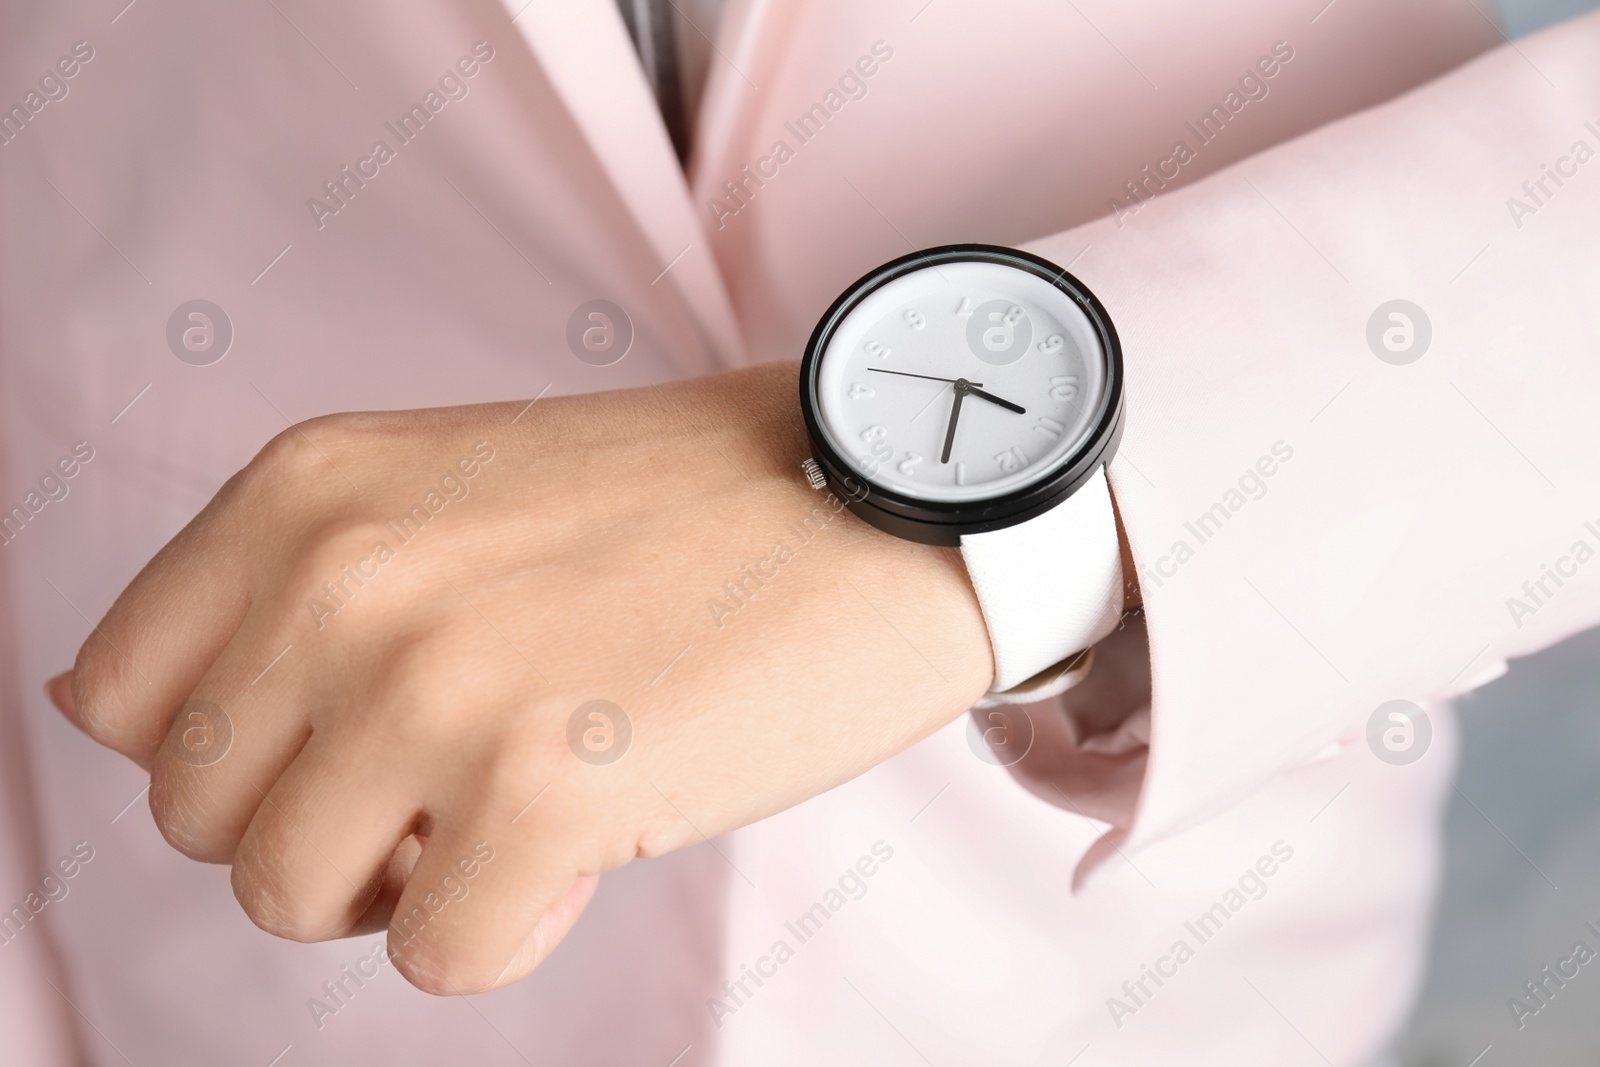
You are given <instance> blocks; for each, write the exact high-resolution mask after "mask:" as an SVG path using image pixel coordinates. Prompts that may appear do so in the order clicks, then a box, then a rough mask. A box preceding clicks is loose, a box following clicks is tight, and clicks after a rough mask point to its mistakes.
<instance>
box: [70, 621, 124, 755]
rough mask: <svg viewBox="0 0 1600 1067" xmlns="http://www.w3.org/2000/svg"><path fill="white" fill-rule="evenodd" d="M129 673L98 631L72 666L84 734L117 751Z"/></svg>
mask: <svg viewBox="0 0 1600 1067" xmlns="http://www.w3.org/2000/svg"><path fill="white" fill-rule="evenodd" d="M126 675H127V671H126V670H125V668H124V667H123V665H122V664H121V663H120V662H119V657H118V656H117V654H116V651H115V649H113V648H112V647H111V644H110V642H108V641H107V640H106V638H105V637H104V635H102V634H101V633H100V630H99V628H98V627H96V628H95V631H94V632H93V633H91V634H90V635H89V637H88V639H87V640H86V641H84V643H83V647H81V648H80V649H79V650H78V657H77V659H76V661H75V662H74V663H73V665H72V703H73V705H74V707H76V709H77V712H78V720H79V721H80V722H81V723H82V724H83V729H84V732H85V733H87V734H88V735H89V736H90V737H91V738H93V739H94V740H96V741H98V742H99V743H100V744H102V745H106V746H109V747H112V748H115V747H117V746H116V742H117V741H118V740H119V739H120V737H121V733H122V731H121V726H122V721H121V716H119V715H118V714H117V709H118V708H119V707H120V706H121V705H122V703H123V700H122V697H121V694H124V693H126V692H127V687H128V683H127V680H126Z"/></svg>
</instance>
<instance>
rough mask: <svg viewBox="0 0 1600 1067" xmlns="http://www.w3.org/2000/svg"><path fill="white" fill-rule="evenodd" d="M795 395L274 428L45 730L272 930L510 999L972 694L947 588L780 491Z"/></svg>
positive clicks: (147, 584) (683, 394)
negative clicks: (630, 903)
mask: <svg viewBox="0 0 1600 1067" xmlns="http://www.w3.org/2000/svg"><path fill="white" fill-rule="evenodd" d="M796 377H797V370H796V366H795V365H794V364H792V363H791V364H782V365H769V366H766V367H761V368H757V369H754V370H750V371H743V372H739V373H735V374H729V375H723V376H719V377H715V378H707V379H701V380H698V381H692V382H687V383H682V384H678V385H671V386H663V387H658V388H651V389H641V390H632V391H626V392H617V393H606V394H598V395H591V396H582V397H571V398H563V399H552V400H543V401H540V402H538V403H537V404H535V405H532V406H531V407H527V408H525V407H524V405H523V404H522V403H520V402H519V403H511V404H489V405H483V406H477V407H465V408H447V409H437V410H424V411H410V412H389V413H368V414H353V415H335V416H329V417H326V418H320V419H314V420H312V421H310V422H307V423H304V424H302V425H299V426H296V427H293V428H292V429H290V430H288V431H286V432H285V433H283V434H281V435H280V436H279V437H278V438H276V439H275V440H274V441H272V442H271V443H270V444H269V445H268V446H267V447H266V448H265V449H264V450H263V451H262V452H261V454H260V455H258V456H257V457H256V458H255V460H253V461H252V462H251V463H250V465H249V466H248V467H246V468H245V469H244V470H243V471H241V472H240V473H239V474H237V475H236V476H234V477H233V478H232V479H230V480H229V481H228V483H227V484H226V485H224V486H223V488H222V489H221V491H220V492H218V494H217V495H216V497H215V498H214V499H213V500H212V501H211V503H210V504H209V505H207V506H206V508H205V509H204V510H203V511H202V512H201V513H200V514H199V516H197V517H196V518H195V519H194V521H192V522H191V523H190V524H189V525H188V526H187V527H185V528H184V529H183V530H182V531H181V532H180V533H179V534H178V535H177V536H176V537H175V538H174V539H173V540H172V542H171V543H169V544H168V545H167V546H166V547H165V548H163V549H162V550H161V552H160V553H159V554H157V556H156V557H155V559H153V560H152V561H151V562H150V563H149V565H147V566H146V567H145V569H144V570H143V571H142V572H141V573H140V574H139V576H138V577H137V578H136V579H135V580H134V582H133V584H132V585H130V586H129V587H128V588H127V590H125V591H124V592H123V594H122V595H121V596H120V597H119V598H118V599H117V601H116V603H115V604H114V605H113V606H112V608H111V610H110V612H109V613H108V614H107V615H106V617H105V619H104V620H103V621H102V622H101V624H100V625H99V626H98V627H97V628H96V629H95V631H94V633H93V634H92V635H91V636H90V637H89V639H88V640H87V642H86V643H85V644H84V646H83V649H82V650H81V651H80V652H79V654H78V658H77V663H76V666H75V667H74V669H73V672H72V675H71V679H70V695H69V694H68V692H67V689H68V683H67V681H66V679H65V678H63V679H57V680H56V682H55V683H53V685H52V694H53V696H54V697H55V698H56V700H57V703H58V704H59V705H61V707H62V710H63V711H64V712H65V713H67V714H68V715H69V716H70V717H72V718H73V719H74V721H76V722H78V723H79V724H80V725H81V726H82V727H83V729H85V730H86V731H87V732H88V733H89V734H90V736H92V737H94V738H95V739H96V740H98V741H100V742H102V743H104V744H107V745H110V746H111V747H113V748H115V749H116V750H117V751H119V752H122V753H124V754H125V755H127V756H129V757H130V758H132V759H134V760H136V761H138V763H139V764H140V765H141V766H144V767H146V768H149V770H150V772H151V788H150V807H151V811H152V812H153V814H154V816H155V821H156V824H157V825H158V826H159V827H160V829H161V832H162V833H163V834H164V835H165V836H166V838H167V840H168V841H170V842H171V843H172V844H173V845H174V846H175V847H176V848H178V849H179V850H180V851H182V852H183V853H185V854H186V855H189V856H192V857H194V858H196V859H201V860H206V861H209V862H215V863H231V864H232V865H233V887H234V892H235V894H236V895H237V897H238V899H239V902H240V903H241V904H242V905H243V907H244V909H245V911H246V912H247V913H248V914H249V915H250V917H251V918H252V919H253V920H254V921H255V922H256V923H257V924H258V925H260V926H261V927H262V928H263V929H265V930H268V931H270V932H272V933H275V934H278V935H281V936H284V937H290V938H295V939H298V940H306V941H313V940H322V939H327V938H336V937H343V936H347V935H349V934H351V933H353V932H357V931H359V930H361V929H362V928H364V927H372V928H376V926H379V925H388V927H389V945H390V950H391V953H392V954H393V955H394V958H395V963H396V965H397V967H398V969H399V970H400V971H401V972H402V973H404V974H405V975H406V976H407V977H408V978H409V979H410V980H411V981H412V982H413V983H415V984H416V985H418V986H420V987H421V988H423V989H426V990H428V991H430V992H434V993H441V994H449V993H463V992H475V991H480V990H484V989H489V988H493V987H495V986H498V985H503V984H505V983H508V982H510V981H514V980H515V979H517V978H520V977H521V976H523V975H524V974H526V973H527V972H528V971H530V970H532V969H533V967H534V966H535V965H536V964H537V963H538V962H539V961H540V960H541V959H543V958H544V957H545V956H546V955H547V954H548V953H549V952H550V950H551V949H552V948H553V947H554V945H555V943H556V942H557V941H559V940H560V938H561V937H562V936H563V935H564V934H565V932H566V930H567V929H568V928H569V927H570V925H571V923H572V922H573V921H574V920H575V919H576V916H577V914H578V913H579V912H580V911H581V909H582V907H583V905H584V903H585V902H586V900H587V899H588V894H589V892H591V891H592V888H593V879H594V877H595V876H597V875H599V874H600V873H601V872H602V871H606V870H609V869H612V868H614V867H617V866H619V865H621V864H623V863H626V862H627V861H628V860H630V859H632V858H633V857H635V856H656V855H660V854H662V853H664V852H668V851H670V850H672V849H675V848H679V847H681V846H683V845H687V844H692V843H695V842H698V841H700V840H702V839H703V835H715V834H719V833H722V832H724V831H727V830H730V829H733V828H735V827H738V826H740V825H743V824H745V823H749V822H751V821H754V820H756V819H760V818H762V817H764V816H766V815H770V814H772V813H774V812H777V811H780V810H782V809H784V808H786V807H789V806H791V805H793V804H796V803H798V802H800V801H802V800H804V799H806V798H808V797H810V796H813V795H815V794H817V793H819V792H822V791H824V790H826V789H829V788H831V787H832V786H834V785H837V784H839V783H841V782H844V781H846V780H848V779H849V778H851V777H853V776H855V775H857V774H860V773H861V772H863V771H865V770H867V769H868V768H870V767H872V766H873V765H875V764H877V763H879V762H880V761H882V760H884V759H886V758H887V757H889V756H891V755H893V754H895V753H896V752H899V751H900V750H902V749H904V748H906V747H907V746H909V745H910V744H912V743H913V742H915V741H916V740H918V739H919V738H921V737H923V736H925V735H927V734H929V733H931V732H932V731H933V730H935V729H937V728H938V727H940V726H941V725H943V724H945V723H947V722H949V721H951V720H952V719H954V718H955V717H956V716H958V715H960V714H961V713H962V712H963V711H964V710H965V709H967V708H968V707H969V706H970V705H971V704H972V702H973V701H974V700H975V699H976V698H977V697H978V696H979V695H980V694H982V692H983V691H984V689H985V688H986V687H987V685H988V684H989V681H990V679H991V677H992V670H993V665H992V662H991V659H990V652H989V643H988V639H987V634H986V631H985V629H984V625H983V619H982V615H981V613H980V611H979V608H978V604H977V601H976V598H975V597H974V595H973V593H972V589H971V587H970V585H969V584H968V582H967V578H966V573H965V571H964V569H963V568H962V565H961V561H960V558H959V556H958V554H957V553H956V552H955V551H954V550H952V549H941V548H931V547H927V546H922V545H915V544H911V543H909V542H906V541H901V540H898V539H895V538H892V537H889V536H888V535H885V534H883V533H881V532H879V531H877V530H875V529H872V528H870V527H868V526H867V525H865V524H864V523H861V522H860V521H858V520H856V519H855V518H854V517H853V516H852V515H850V513H849V512H846V511H841V510H840V509H839V508H838V506H837V503H836V501H834V499H833V498H832V497H831V495H829V494H826V493H819V492H816V491H814V490H812V489H811V488H809V486H807V485H806V483H805V481H804V480H803V478H802V477H801V474H800V470H799V462H800V460H801V459H802V458H804V456H805V455H806V454H807V453H808V449H807V447H806V444H805V441H804V435H803V432H802V431H801V429H800V419H799V416H798V412H797V410H796V407H797V405H796V400H795V398H796V395H797V388H796ZM591 701H607V702H610V703H609V705H591V706H589V707H585V705H589V702H591ZM596 713H599V715H600V717H599V718H595V717H594V715H595V714H596ZM630 731H631V740H630V739H629V738H628V736H627V735H628V734H629V732H630ZM619 752H620V757H619V758H615V759H614V761H613V762H606V760H607V759H610V758H611V757H613V756H614V755H616V754H617V753H619Z"/></svg>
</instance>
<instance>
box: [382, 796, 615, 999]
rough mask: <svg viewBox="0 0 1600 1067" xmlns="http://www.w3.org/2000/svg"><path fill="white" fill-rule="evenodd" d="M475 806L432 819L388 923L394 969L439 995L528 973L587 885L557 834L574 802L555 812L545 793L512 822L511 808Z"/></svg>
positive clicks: (576, 815) (588, 890) (572, 817)
mask: <svg viewBox="0 0 1600 1067" xmlns="http://www.w3.org/2000/svg"><path fill="white" fill-rule="evenodd" d="M547 804H548V805H549V806H548V807H545V805H547ZM479 810H480V811H481V812H482V814H480V815H479V816H476V817H474V818H472V819H469V820H462V821H461V822H459V823H453V824H446V825H435V826H434V828H433V829H434V833H433V836H432V837H431V838H430V839H429V841H428V844H427V847H426V848H424V849H423V851H422V857H421V858H420V859H419V860H418V861H417V866H416V870H415V871H413V872H412V876H411V881H410V882H409V883H408V884H407V885H406V891H405V893H404V894H403V895H402V896H401V898H400V902H399V904H398V905H397V906H396V907H395V912H394V916H393V918H392V919H391V920H390V923H389V955H390V957H391V958H392V959H393V960H394V963H395V967H396V969H397V970H399V971H400V972H401V973H402V974H403V975H404V976H405V977H406V979H407V980H408V981H410V982H411V983H412V984H413V985H415V986H417V987H418V988H419V989H422V990H424V991H426V992H429V993H434V994H436V995H439V996H453V995H459V994H463V993H477V992H482V991H484V990H488V989H493V988H496V987H497V986H499V985H503V984H504V983H505V982H507V981H512V980H515V979H516V978H519V977H521V976H522V975H524V974H526V973H528V972H529V971H531V970H532V969H533V968H534V967H535V966H536V965H537V964H538V963H539V962H540V961H541V960H543V959H544V958H545V957H546V956H547V955H549V953H550V951H551V950H552V949H553V948H554V947H555V945H556V943H557V942H558V941H559V940H560V939H561V937H563V936H565V935H566V932H567V930H568V929H569V928H570V927H571V924H572V922H573V921H575V920H576V918H577V915H578V913H579V912H580V911H581V910H582V908H583V905H584V904H585V903H587V900H588V896H589V895H590V894H592V892H593V885H592V884H589V883H590V882H592V879H584V880H583V884H578V883H579V881H580V879H579V874H580V872H579V869H578V864H577V863H576V862H574V860H573V859H572V857H571V856H570V855H569V854H568V852H569V849H570V847H571V846H570V845H568V844H567V842H566V836H567V835H566V833H565V831H567V830H568V829H569V828H571V827H573V826H575V825H579V824H580V823H579V820H581V819H582V818H583V817H584V812H583V811H582V810H581V809H580V808H578V807H573V808H572V810H567V811H564V810H562V806H561V805H559V804H556V803H553V802H552V799H551V797H548V796H547V797H544V798H543V799H541V800H539V801H538V804H537V805H536V806H535V808H534V810H533V811H531V812H529V813H528V814H525V815H523V816H521V818H520V819H519V820H518V821H517V822H515V823H513V822H511V819H512V818H513V816H514V815H515V814H516V813H515V812H509V811H505V810H499V809H496V808H494V807H491V806H484V807H482V808H480V809H479ZM536 813H537V814H536ZM547 915H548V916H549V917H548V918H547Z"/></svg>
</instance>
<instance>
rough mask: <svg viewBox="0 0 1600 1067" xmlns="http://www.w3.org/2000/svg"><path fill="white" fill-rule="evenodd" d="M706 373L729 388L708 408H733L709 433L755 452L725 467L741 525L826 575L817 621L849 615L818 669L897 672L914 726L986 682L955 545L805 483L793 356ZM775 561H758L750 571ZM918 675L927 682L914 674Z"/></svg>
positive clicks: (961, 705)
mask: <svg viewBox="0 0 1600 1067" xmlns="http://www.w3.org/2000/svg"><path fill="white" fill-rule="evenodd" d="M715 381H716V382H717V385H716V386H715V387H714V388H727V389H731V390H733V391H734V394H735V395H734V396H733V397H730V398H728V399H729V401H730V402H729V403H727V404H726V406H725V407H723V406H722V405H721V404H720V402H719V408H720V409H721V410H736V411H737V412H738V413H739V414H738V416H737V417H736V418H734V419H731V420H723V421H721V423H720V425H718V426H717V427H716V429H714V430H708V433H709V434H710V437H711V440H712V442H713V443H714V444H715V445H716V446H717V448H718V450H719V451H720V452H722V453H723V454H724V456H725V458H727V459H728V460H729V461H730V463H735V462H736V460H734V457H735V456H739V455H743V456H750V457H753V458H755V459H756V462H754V463H752V464H750V468H753V469H746V470H744V471H743V472H742V474H741V473H734V472H731V471H730V474H729V476H730V477H732V478H736V479H740V480H742V481H744V482H745V483H746V485H745V491H746V493H747V495H748V502H749V507H748V511H747V514H748V516H749V518H748V522H749V524H750V527H751V534H752V535H753V536H760V535H762V534H764V535H765V541H764V542H763V543H767V544H769V545H770V548H771V549H772V550H773V555H774V558H775V559H776V558H779V557H787V558H789V559H790V562H792V563H793V564H794V565H795V569H796V570H797V571H798V572H800V574H802V575H803V576H804V578H803V580H804V581H807V582H810V581H820V582H823V583H825V584H829V585H831V587H832V588H831V591H832V593H833V599H834V601H835V603H836V604H837V608H838V611H837V617H836V618H835V619H820V618H819V619H818V620H817V621H816V625H818V626H830V625H835V624H838V623H846V620H848V622H847V623H846V624H848V625H852V626H857V627H859V630H860V633H859V637H860V646H859V647H860V656H859V658H855V659H854V660H853V661H852V662H848V663H839V662H833V663H830V664H826V665H819V666H820V669H822V670H825V671H827V672H829V673H832V674H834V675H835V676H836V677H839V678H843V679H849V678H851V677H854V676H856V672H861V671H882V670H885V669H890V670H893V671H895V672H897V673H904V674H905V675H906V676H907V681H908V682H910V683H912V684H917V686H918V690H919V699H920V701H921V704H922V709H923V714H924V715H926V716H927V718H928V722H927V723H926V726H925V730H924V731H923V732H928V731H931V730H932V729H935V728H937V727H938V726H939V725H942V724H943V723H944V722H948V721H950V720H951V719H953V718H954V717H955V716H956V715H959V714H960V713H961V712H963V711H965V710H966V709H967V708H969V707H971V705H972V704H973V703H974V702H975V701H976V700H977V699H978V698H980V697H981V696H982V694H983V693H984V691H985V690H987V688H988V686H989V684H990V681H991V680H992V678H993V673H994V663H993V657H992V652H991V649H990V643H989V637H988V631H987V629H986V627H985V625H984V620H983V613H982V610H981V608H980V607H979V604H978V600H977V596H976V594H975V593H974V592H973V588H972V583H971V581H970V580H969V579H968V577H967V571H966V567H965V565H964V564H963V562H962V559H961V553H960V550H959V549H955V548H947V547H941V546H936V545H924V544H917V543H914V542H911V541H907V540H904V539H902V538H899V537H895V536H892V535H890V534H887V533H884V532H883V531H881V530H879V529H876V528H875V527H873V526H870V525H868V524H867V523H865V522H863V521H861V520H860V519H859V518H857V517H856V516H855V515H854V514H852V513H851V512H850V510H849V509H848V508H846V507H845V506H844V505H843V503H842V502H841V501H840V500H839V499H838V497H836V496H835V495H834V494H833V493H831V492H827V491H825V490H817V489H814V488H812V486H811V485H810V483H809V482H808V481H807V480H806V478H805V476H804V475H803V474H802V472H801V466H800V465H801V463H802V461H804V460H805V459H806V458H807V457H808V456H809V455H810V454H811V452H810V445H809V443H808V441H807V438H806V433H805V427H804V423H803V420H802V418H801V415H800V411H799V407H798V404H797V400H796V398H797V396H798V381H799V365H798V363H795V362H782V363H772V364H766V365H763V366H760V367H756V368H752V369H750V370H746V371H740V372H736V373H734V374H729V375H723V376H720V378H719V379H716V380H715ZM783 567H784V570H785V571H787V570H788V569H789V564H788V563H785V564H784V565H783ZM775 569H776V568H775V567H774V566H773V564H772V563H768V565H767V566H766V567H765V568H761V569H759V570H755V574H754V576H755V577H756V578H757V579H760V577H761V574H762V573H772V572H773V571H774V570H775ZM780 580H781V579H780ZM747 584H748V583H747ZM756 595H759V593H758V592H757V593H756ZM801 658H802V659H804V655H803V652H802V654H801ZM919 676H920V678H919ZM929 680H931V682H932V688H931V690H929V689H927V688H925V687H924V686H923V685H921V684H919V683H921V682H927V681H929ZM929 697H932V698H933V699H931V700H930V699H929Z"/></svg>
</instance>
